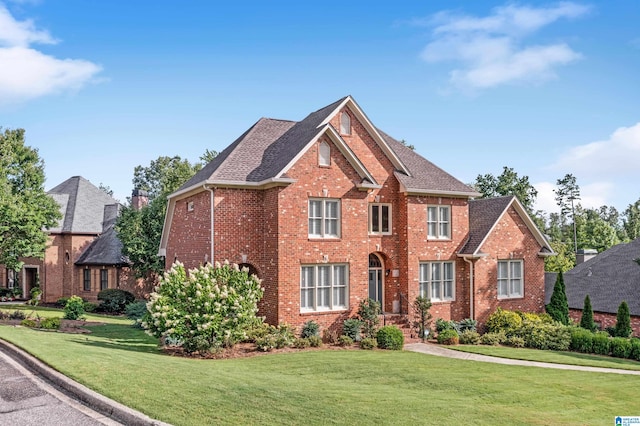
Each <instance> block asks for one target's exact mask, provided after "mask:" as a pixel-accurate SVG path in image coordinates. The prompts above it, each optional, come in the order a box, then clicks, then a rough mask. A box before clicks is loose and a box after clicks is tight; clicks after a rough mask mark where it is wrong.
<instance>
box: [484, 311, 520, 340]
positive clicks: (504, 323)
mask: <svg viewBox="0 0 640 426" xmlns="http://www.w3.org/2000/svg"><path fill="white" fill-rule="evenodd" d="M486 326H487V331H488V332H489V333H497V332H500V331H504V332H505V334H507V335H512V334H515V333H516V332H517V331H518V329H520V327H521V326H522V318H521V317H520V315H518V314H517V313H516V312H513V311H507V310H504V309H502V308H498V309H496V310H495V312H494V313H492V314H491V315H489V318H488V319H487V323H486Z"/></svg>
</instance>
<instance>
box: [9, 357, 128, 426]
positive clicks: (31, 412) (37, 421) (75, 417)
mask: <svg viewBox="0 0 640 426" xmlns="http://www.w3.org/2000/svg"><path fill="white" fill-rule="evenodd" d="M120 424H121V423H117V422H115V421H113V420H111V419H110V418H108V417H105V416H104V415H102V414H99V413H97V412H95V411H93V410H91V409H90V408H88V407H86V406H84V405H82V404H80V403H79V402H77V401H75V400H73V399H71V398H69V397H68V396H66V395H64V394H63V393H61V392H60V391H58V390H57V389H55V388H54V387H53V386H51V385H49V384H48V383H46V382H45V381H44V380H42V379H41V378H39V377H37V376H35V375H34V374H33V373H31V372H30V371H28V370H27V369H25V368H24V367H22V366H21V365H20V364H18V363H17V362H16V361H14V360H13V359H12V358H10V357H9V356H8V355H6V354H5V353H3V352H2V351H0V425H12V426H32V425H33V426H36V425H37V426H49V425H51V426H54V425H55V426H65V425H73V426H94V425H95V426H98V425H110V426H113V425H120Z"/></svg>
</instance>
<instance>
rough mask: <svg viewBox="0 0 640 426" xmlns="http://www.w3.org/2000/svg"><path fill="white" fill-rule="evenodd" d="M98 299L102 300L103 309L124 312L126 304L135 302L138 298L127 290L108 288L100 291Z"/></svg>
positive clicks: (110, 311)
mask: <svg viewBox="0 0 640 426" xmlns="http://www.w3.org/2000/svg"><path fill="white" fill-rule="evenodd" d="M98 300H99V301H101V302H102V303H100V310H101V311H104V312H109V313H112V314H122V313H124V310H125V308H126V306H127V305H128V304H129V303H133V302H134V301H135V300H136V298H135V296H134V295H133V294H132V293H130V292H128V291H126V290H121V289H119V288H108V289H106V290H102V291H101V292H100V293H98Z"/></svg>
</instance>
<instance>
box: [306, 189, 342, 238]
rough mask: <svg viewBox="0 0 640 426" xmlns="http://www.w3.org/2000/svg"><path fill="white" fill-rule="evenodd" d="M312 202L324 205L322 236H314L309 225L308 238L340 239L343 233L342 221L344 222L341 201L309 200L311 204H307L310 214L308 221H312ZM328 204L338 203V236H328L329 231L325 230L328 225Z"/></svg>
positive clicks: (326, 199) (331, 199)
mask: <svg viewBox="0 0 640 426" xmlns="http://www.w3.org/2000/svg"><path fill="white" fill-rule="evenodd" d="M312 201H320V202H321V203H322V217H321V225H320V234H312V233H311V228H310V227H309V225H308V224H307V227H308V229H307V232H308V236H309V238H310V239H339V238H340V235H341V234H340V233H341V231H342V226H341V220H342V213H341V211H340V210H341V208H342V203H341V202H340V199H338V198H309V202H308V203H307V208H308V212H307V218H308V219H312V218H311V217H310V215H311V202H312ZM327 203H337V204H338V208H337V209H336V211H337V216H338V217H337V218H336V221H337V224H336V234H335V235H334V234H327V231H326V229H325V227H326V226H325V225H326V220H327V215H326V211H327ZM313 219H318V218H313Z"/></svg>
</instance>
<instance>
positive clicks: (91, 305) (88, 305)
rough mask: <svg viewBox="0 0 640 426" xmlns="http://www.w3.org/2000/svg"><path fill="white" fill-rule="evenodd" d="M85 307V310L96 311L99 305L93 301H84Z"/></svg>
mask: <svg viewBox="0 0 640 426" xmlns="http://www.w3.org/2000/svg"><path fill="white" fill-rule="evenodd" d="M83 308H84V311H85V312H95V311H96V309H98V305H96V304H95V303H91V302H84V305H83Z"/></svg>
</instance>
